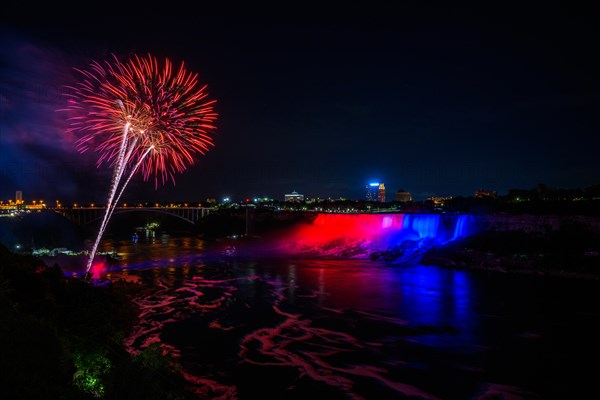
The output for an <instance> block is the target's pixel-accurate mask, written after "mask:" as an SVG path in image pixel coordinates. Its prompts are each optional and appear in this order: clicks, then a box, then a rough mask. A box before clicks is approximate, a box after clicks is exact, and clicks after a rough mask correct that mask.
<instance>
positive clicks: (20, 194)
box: [15, 190, 23, 203]
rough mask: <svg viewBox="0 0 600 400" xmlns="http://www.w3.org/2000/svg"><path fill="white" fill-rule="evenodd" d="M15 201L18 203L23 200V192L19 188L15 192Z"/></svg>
mask: <svg viewBox="0 0 600 400" xmlns="http://www.w3.org/2000/svg"><path fill="white" fill-rule="evenodd" d="M15 201H16V202H17V203H20V202H22V201H23V192H22V191H21V190H17V193H15Z"/></svg>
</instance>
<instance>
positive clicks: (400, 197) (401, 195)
mask: <svg viewBox="0 0 600 400" xmlns="http://www.w3.org/2000/svg"><path fill="white" fill-rule="evenodd" d="M394 200H396V201H400V202H403V203H407V202H409V201H412V195H411V194H410V192H407V191H406V190H404V189H398V191H397V192H396V193H395V194H394Z"/></svg>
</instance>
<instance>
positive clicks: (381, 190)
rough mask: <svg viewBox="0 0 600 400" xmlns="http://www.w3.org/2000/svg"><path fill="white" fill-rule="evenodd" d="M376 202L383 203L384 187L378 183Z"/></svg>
mask: <svg viewBox="0 0 600 400" xmlns="http://www.w3.org/2000/svg"><path fill="white" fill-rule="evenodd" d="M377 201H379V202H380V203H385V185H384V184H383V183H380V184H379V187H378V188H377Z"/></svg>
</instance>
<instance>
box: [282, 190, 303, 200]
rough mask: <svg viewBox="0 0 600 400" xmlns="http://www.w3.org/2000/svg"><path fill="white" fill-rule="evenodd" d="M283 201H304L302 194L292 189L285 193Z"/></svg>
mask: <svg viewBox="0 0 600 400" xmlns="http://www.w3.org/2000/svg"><path fill="white" fill-rule="evenodd" d="M285 201H286V202H289V201H304V195H303V194H300V193H298V192H296V191H295V190H294V191H293V192H292V193H290V194H286V195H285Z"/></svg>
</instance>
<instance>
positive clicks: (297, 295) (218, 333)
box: [102, 235, 600, 399]
mask: <svg viewBox="0 0 600 400" xmlns="http://www.w3.org/2000/svg"><path fill="white" fill-rule="evenodd" d="M235 243H236V242H235V241H231V242H223V243H220V244H218V245H217V246H214V245H211V246H208V245H207V244H206V243H205V242H203V241H201V240H199V239H196V238H187V237H184V238H181V237H180V238H177V237H170V236H168V235H163V236H158V237H156V238H152V237H150V238H144V237H142V238H140V241H139V242H138V243H132V242H131V241H130V240H123V241H110V240H107V241H104V242H103V245H102V249H103V250H105V251H110V250H116V251H117V252H118V253H119V254H120V255H121V256H122V257H123V259H122V260H121V261H119V262H118V263H117V265H114V266H112V267H111V269H110V270H109V271H108V273H109V276H110V277H111V278H112V279H127V280H130V281H135V282H138V283H139V284H141V285H144V286H145V287H146V288H147V289H149V290H150V294H148V292H147V291H145V295H144V296H143V297H139V298H137V299H135V303H137V305H139V306H140V309H141V310H142V311H141V313H140V315H139V321H138V323H137V324H136V327H135V329H134V330H133V332H132V333H131V335H130V336H129V337H128V338H126V339H125V341H124V345H125V346H126V347H127V348H128V350H129V351H130V352H132V353H135V352H137V351H139V350H140V349H142V348H143V347H145V346H147V345H149V344H151V343H154V342H158V343H160V344H161V345H162V346H163V347H164V348H165V349H168V350H170V351H172V354H174V355H175V356H176V357H177V358H178V361H179V362H180V364H181V365H182V367H183V373H184V374H185V377H186V380H187V382H188V383H189V386H188V387H187V388H186V390H189V391H192V392H194V393H196V394H198V396H199V397H200V398H221V399H255V398H282V399H283V398H285V399H306V398H311V397H313V398H319V399H321V398H327V399H396V398H437V399H491V398H494V399H495V398H504V399H508V398H510V399H537V398H544V399H547V398H557V399H558V398H563V399H564V398H583V397H584V394H585V393H587V392H588V391H590V390H595V384H594V382H595V379H596V377H595V375H596V374H595V372H594V371H596V370H597V369H596V368H594V367H590V366H588V365H587V364H588V362H595V361H596V359H597V356H598V354H599V351H598V350H599V349H600V346H599V344H598V337H599V334H600V307H599V306H598V302H597V300H598V293H600V291H599V289H600V287H599V286H600V284H599V282H597V281H586V280H577V279H569V278H556V277H543V276H533V275H516V274H514V275H513V274H502V273H491V272H483V271H470V270H453V269H445V268H438V267H433V266H423V265H418V264H415V265H409V266H406V265H404V266H403V265H398V264H385V263H381V262H372V261H368V260H340V259H326V258H320V259H301V258H298V259H295V258H285V257H268V255H267V254H260V256H259V257H243V258H240V257H236V254H235V248H236V244H235Z"/></svg>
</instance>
